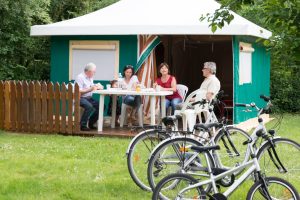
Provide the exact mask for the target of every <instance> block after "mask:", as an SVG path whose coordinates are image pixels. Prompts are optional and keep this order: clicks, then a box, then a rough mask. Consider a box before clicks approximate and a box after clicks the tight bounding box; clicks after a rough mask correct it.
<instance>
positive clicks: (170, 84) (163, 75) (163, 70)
mask: <svg viewBox="0 0 300 200" xmlns="http://www.w3.org/2000/svg"><path fill="white" fill-rule="evenodd" d="M159 72H160V77H159V78H157V80H156V83H155V84H154V85H155V86H156V87H157V85H159V86H160V87H161V90H164V91H173V94H172V95H168V96H166V108H167V109H168V108H169V106H171V107H172V115H173V114H174V111H175V108H176V105H177V104H179V103H181V102H182V97H181V96H180V95H179V93H178V91H177V89H176V85H177V82H176V78H175V77H174V76H171V75H170V74H169V73H170V68H169V65H168V64H167V63H161V64H160V66H159Z"/></svg>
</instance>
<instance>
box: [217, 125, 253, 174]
mask: <svg viewBox="0 0 300 200" xmlns="http://www.w3.org/2000/svg"><path fill="white" fill-rule="evenodd" d="M249 139H250V136H249V135H248V133H247V132H245V131H244V130H242V129H239V128H235V127H232V126H229V127H226V128H225V131H224V130H222V129H221V130H220V131H219V132H218V133H217V135H216V137H215V139H214V142H215V144H216V145H219V146H220V150H218V151H214V154H213V156H214V159H215V162H216V165H217V166H218V167H221V168H232V167H236V166H239V165H241V164H243V163H245V162H247V161H248V160H249V156H250V153H249V150H248V146H247V145H243V142H245V141H247V140H249Z"/></svg>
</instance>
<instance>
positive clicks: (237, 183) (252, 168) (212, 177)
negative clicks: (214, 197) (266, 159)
mask: <svg viewBox="0 0 300 200" xmlns="http://www.w3.org/2000/svg"><path fill="white" fill-rule="evenodd" d="M250 150H251V153H253V152H254V149H253V148H252V147H251V148H250ZM205 156H206V160H207V163H208V171H209V176H210V178H209V180H205V181H201V182H198V183H196V184H193V185H190V186H188V187H186V188H184V189H182V190H181V191H180V192H179V194H178V196H179V197H180V194H182V193H184V192H186V191H188V190H190V189H193V188H197V187H200V186H202V185H206V184H212V186H213V190H214V193H218V192H219V191H218V188H217V185H216V181H218V180H220V179H222V178H224V177H225V176H228V175H232V174H234V173H235V172H237V171H240V170H242V169H245V168H247V167H250V168H249V169H248V170H247V171H245V172H244V173H243V174H242V175H241V177H240V178H238V179H237V180H235V182H234V183H233V184H232V185H231V186H230V187H228V189H227V190H226V191H225V192H223V195H225V196H226V197H228V196H229V195H230V194H231V193H232V192H233V191H234V190H235V189H237V188H238V187H239V186H240V185H241V183H242V182H244V181H245V180H246V179H247V177H248V176H249V175H250V174H252V173H253V172H254V171H257V172H260V166H259V163H258V160H257V158H256V156H255V157H254V158H253V159H252V160H250V161H248V162H246V163H245V164H242V165H240V166H238V167H234V168H232V169H230V170H228V171H225V172H223V173H221V174H219V175H213V173H212V169H211V166H210V163H209V161H208V157H207V155H206V154H205Z"/></svg>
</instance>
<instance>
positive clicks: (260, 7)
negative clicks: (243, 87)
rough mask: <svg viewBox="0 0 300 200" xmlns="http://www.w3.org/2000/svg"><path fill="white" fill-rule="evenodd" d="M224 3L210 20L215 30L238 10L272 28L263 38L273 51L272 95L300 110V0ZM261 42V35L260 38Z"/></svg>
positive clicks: (277, 102) (279, 103)
mask: <svg viewBox="0 0 300 200" xmlns="http://www.w3.org/2000/svg"><path fill="white" fill-rule="evenodd" d="M220 2H221V3H222V6H221V8H220V9H218V10H216V11H215V13H213V14H212V15H207V16H202V18H200V19H201V20H208V21H209V22H210V25H211V29H212V31H213V32H214V31H216V30H217V29H218V28H222V27H223V26H224V24H225V23H230V21H231V20H232V19H233V18H232V17H233V15H232V14H231V13H230V12H229V9H231V10H234V11H236V12H237V13H238V14H240V15H242V16H244V17H245V18H247V19H249V20H250V21H253V22H255V23H256V24H258V25H260V26H262V27H264V28H266V29H268V30H270V31H272V33H273V36H272V37H271V38H269V39H268V40H264V41H263V43H264V45H265V46H266V47H267V48H269V50H270V51H271V96H272V98H273V100H274V103H275V105H277V106H278V107H279V108H280V109H281V110H283V111H289V112H290V111H292V112H299V111H300V106H299V105H300V83H299V77H300V29H299V28H300V1H299V0H244V1H241V0H221V1H220ZM258 41H260V42H261V39H260V40H258Z"/></svg>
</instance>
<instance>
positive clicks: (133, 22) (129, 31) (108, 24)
mask: <svg viewBox="0 0 300 200" xmlns="http://www.w3.org/2000/svg"><path fill="white" fill-rule="evenodd" d="M219 7H220V4H219V3H217V2H215V1H214V0H121V1H119V2H117V3H115V4H112V5H110V6H108V7H106V8H103V9H100V10H98V11H95V12H92V13H89V14H86V15H84V16H81V17H77V18H74V19H70V20H65V21H62V22H57V23H53V24H48V25H35V26H32V27H31V33H30V34H31V35H32V36H47V35H141V34H153V35H212V34H215V35H251V36H256V37H261V38H269V37H270V36H271V34H272V33H271V32H269V31H268V30H266V29H263V28H261V27H259V26H257V25H256V24H254V23H252V22H250V21H248V20H247V19H245V18H243V17H241V16H239V15H237V14H236V13H233V12H232V13H233V14H234V20H233V21H232V22H231V23H230V25H225V26H224V27H223V28H222V29H221V30H219V29H218V30H217V31H216V32H215V33H212V31H211V29H210V27H208V25H209V23H208V22H207V21H206V20H204V21H200V20H199V18H200V16H201V15H202V14H204V15H206V14H207V13H213V12H214V11H215V10H216V9H217V8H219Z"/></svg>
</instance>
